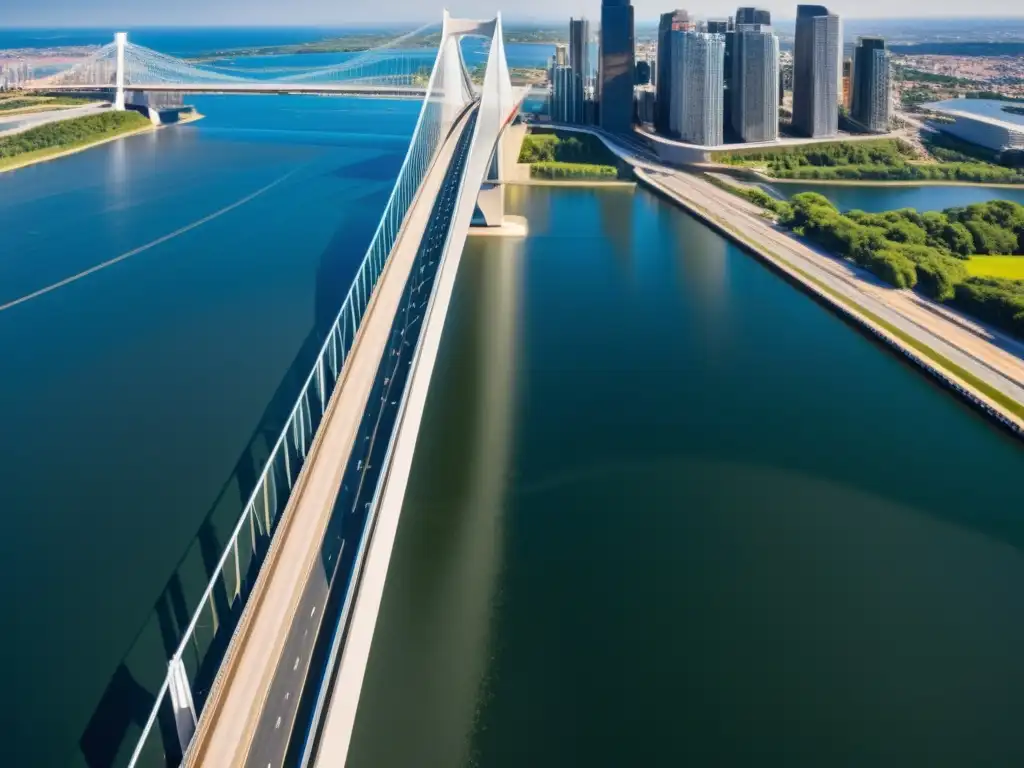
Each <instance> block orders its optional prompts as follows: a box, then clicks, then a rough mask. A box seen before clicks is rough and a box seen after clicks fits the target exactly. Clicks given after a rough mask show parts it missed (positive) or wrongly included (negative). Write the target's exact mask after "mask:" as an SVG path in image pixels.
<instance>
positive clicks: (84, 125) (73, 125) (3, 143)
mask: <svg viewBox="0 0 1024 768" xmlns="http://www.w3.org/2000/svg"><path fill="white" fill-rule="evenodd" d="M150 125H151V123H150V122H149V120H147V119H146V118H145V117H143V116H142V115H140V114H139V113H138V112H131V111H129V112H104V113H102V114H98V115H88V116H87V117H78V118H74V119H71V120H62V121H61V122H57V123H49V124H47V125H41V126H39V127H38V128H31V129H29V130H27V131H23V132H22V133H16V134H13V135H11V136H3V137H0V168H3V167H6V166H11V165H20V164H21V163H23V162H26V161H30V160H36V159H43V158H45V157H48V156H51V155H55V154H59V153H61V152H67V151H70V150H73V149H80V148H81V147H85V146H88V145H89V144H94V143H96V142H98V141H103V140H105V139H110V138H113V137H115V136H119V135H121V134H124V133H130V132H133V131H137V130H140V129H142V128H146V127H149V126H150Z"/></svg>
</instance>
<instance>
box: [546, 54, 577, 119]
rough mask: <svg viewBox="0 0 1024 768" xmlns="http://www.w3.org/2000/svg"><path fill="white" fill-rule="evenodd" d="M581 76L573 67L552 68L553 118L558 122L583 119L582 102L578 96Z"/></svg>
mask: <svg viewBox="0 0 1024 768" xmlns="http://www.w3.org/2000/svg"><path fill="white" fill-rule="evenodd" d="M578 87H579V78H578V76H577V75H576V73H575V72H574V71H573V68H572V67H569V66H562V67H558V66H556V67H554V68H552V70H551V119H552V120H554V121H555V122H558V123H580V122H582V121H583V113H582V112H581V111H580V110H581V109H582V106H583V105H582V102H581V100H580V99H579V98H578V94H577V88H578Z"/></svg>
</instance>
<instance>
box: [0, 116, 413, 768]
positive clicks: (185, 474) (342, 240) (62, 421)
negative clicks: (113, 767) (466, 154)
mask: <svg viewBox="0 0 1024 768" xmlns="http://www.w3.org/2000/svg"><path fill="white" fill-rule="evenodd" d="M193 101H194V103H195V104H196V106H197V107H198V109H199V110H200V111H201V112H202V113H204V114H205V115H207V117H206V118H205V119H204V120H201V121H199V122H197V123H195V124H192V125H186V126H176V127H172V128H168V129H164V130H161V131H158V132H154V133H151V134H147V135H142V136H137V137H131V138H128V139H124V140H121V141H118V142H114V143H111V144H108V145H105V146H103V147H99V148H95V149H92V150H89V151H87V152H83V153H80V154H77V155H74V156H71V157H68V158H64V159H61V160H58V161H54V162H50V163H44V164H40V165H37V166H34V167H31V168H26V169H23V170H19V171H15V172H11V173H5V174H0V232H3V238H2V241H0V305H3V304H5V303H8V302H10V301H12V300H16V299H18V298H19V297H24V296H27V295H30V294H32V293H33V292H36V291H39V290H40V289H45V288H47V287H48V286H53V285H55V284H57V283H59V282H61V281H63V280H65V279H67V278H71V277H74V276H75V275H81V274H82V273H83V272H85V271H86V270H88V269H90V268H92V267H94V266H96V265H98V264H101V263H103V262H105V261H107V260H110V259H113V258H116V257H118V256H121V255H124V254H130V253H132V252H133V251H134V252H136V253H135V255H131V256H130V257H128V258H126V259H125V260H123V261H121V262H119V263H117V264H114V265H112V266H110V267H109V268H106V269H102V270H101V271H98V272H94V273H92V274H88V275H84V276H83V277H82V278H81V279H79V280H77V281H75V282H72V283H69V284H67V285H64V286H63V287H59V288H57V289H55V290H53V291H51V292H49V293H45V294H42V295H40V296H38V297H37V298H34V299H30V300H27V301H25V302H24V303H21V304H18V305H16V306H13V307H11V308H9V309H6V310H0V360H2V361H3V375H2V376H0V413H2V414H3V428H2V429H0V510H3V515H4V528H5V530H4V535H3V536H2V537H0V583H3V584H4V585H5V588H4V589H3V590H2V591H0V614H2V615H4V616H6V617H7V619H6V620H5V622H4V631H3V633H2V635H0V653H2V656H3V658H5V659H8V660H11V661H13V660H15V659H16V660H17V661H16V663H11V664H9V665H8V667H7V671H6V674H5V680H4V682H5V696H4V697H3V701H4V703H3V705H2V707H0V709H2V711H0V721H2V722H3V723H4V733H5V743H4V757H5V759H4V760H3V761H2V762H3V764H5V765H12V766H14V765H26V766H27V765H47V766H48V765H63V764H66V763H67V761H68V760H69V759H71V758H72V757H73V756H76V755H77V757H76V758H75V760H74V762H75V763H76V764H82V763H84V762H85V760H86V758H85V757H84V756H83V755H82V754H81V752H80V750H81V749H82V744H81V743H80V739H82V737H83V734H84V733H86V730H87V727H88V726H89V724H90V721H91V719H92V723H93V726H94V727H95V728H99V729H100V730H103V728H113V727H116V724H117V723H118V722H120V721H119V720H118V719H117V717H116V716H115V715H112V714H111V712H113V713H122V714H123V711H124V710H123V705H124V703H125V702H124V700H121V699H118V697H117V696H114V697H113V698H112V699H111V701H112V702H113V703H112V704H111V706H110V709H109V710H103V711H102V712H101V713H100V714H99V715H96V714H95V713H96V711H97V706H98V705H99V703H100V700H101V698H102V697H103V696H104V694H105V692H107V693H109V689H108V684H109V683H110V681H111V676H112V675H113V674H114V671H115V669H116V668H117V666H118V664H119V662H120V661H121V660H122V659H124V658H125V657H126V654H128V653H129V651H130V649H132V648H133V643H134V642H135V638H136V635H137V634H138V633H139V632H140V630H142V628H143V626H146V625H152V624H153V616H152V610H153V605H154V601H155V600H156V599H157V596H158V595H160V594H161V592H162V591H163V590H164V587H165V585H166V582H167V579H168V576H169V574H171V572H172V571H173V570H174V569H175V566H176V565H177V563H178V561H179V560H180V559H181V557H182V555H183V554H184V553H185V551H186V550H187V548H188V547H189V545H190V544H191V543H192V541H193V539H194V537H195V536H196V532H197V530H198V529H199V527H200V524H201V523H202V522H203V521H204V519H206V518H207V516H208V515H210V514H211V513H214V512H216V514H215V515H214V518H215V519H216V520H217V524H216V527H215V529H213V530H214V536H215V538H217V539H218V540H219V541H220V542H223V541H224V540H225V539H226V531H227V527H226V526H225V525H224V521H225V520H229V519H233V518H234V517H236V516H237V514H238V512H239V511H240V508H241V504H242V501H243V496H246V495H247V494H248V490H247V487H251V482H252V479H253V477H254V473H255V472H257V471H258V470H259V467H260V463H261V456H260V451H262V450H263V449H262V448H258V449H257V448H253V447H252V445H255V444H256V443H258V444H259V445H262V444H263V442H261V441H262V440H263V438H262V437H260V435H259V430H260V429H261V428H263V429H265V430H266V431H267V432H268V433H273V431H274V430H275V429H276V427H275V425H276V424H278V423H279V422H280V412H281V411H282V410H285V411H286V410H288V409H290V408H291V405H292V403H293V402H294V398H295V396H296V394H297V391H298V387H299V385H300V384H301V381H302V380H303V379H304V378H305V376H306V374H307V373H308V371H309V368H310V366H311V364H312V359H313V355H314V354H315V350H316V349H318V348H319V345H320V340H321V339H322V335H323V332H324V331H325V329H326V327H327V326H328V324H329V323H330V322H331V321H332V320H333V318H334V316H335V314H336V312H337V310H338V307H339V306H340V303H341V300H342V298H343V296H344V294H345V292H346V291H347V289H348V286H349V284H350V281H351V277H352V275H353V273H354V270H355V267H356V265H357V264H358V262H359V260H360V259H361V258H362V255H363V253H364V251H365V249H366V246H367V244H368V242H369V239H370V237H371V235H372V232H373V229H374V228H375V226H376V223H377V221H378V220H379V216H380V212H381V211H382V209H383V207H384V204H385V202H386V200H387V197H388V195H389V194H390V190H391V186H392V183H393V180H394V178H395V176H396V174H397V171H398V168H399V166H400V164H401V161H402V158H403V157H404V153H405V150H406V147H407V144H408V139H409V136H410V135H411V131H412V128H413V125H414V123H415V119H416V114H417V109H418V104H416V103H413V102H398V101H382V102H375V101H366V100H355V99H338V98H318V97H296V96H288V97H280V96H268V97H260V96H243V97H238V96H235V97H231V96H220V97H217V96H210V97H201V98H200V97H196V98H194V99H193ZM261 190H263V191H262V192H261V193H260V191H261ZM254 193H260V194H258V195H257V196H256V197H254V198H253V199H251V200H249V201H248V202H244V201H245V198H246V197H248V196H250V195H253V194H254ZM235 205H237V207H234V208H231V206H235ZM207 217H212V218H210V220H208V221H206V222H205V223H200V222H202V221H203V220H204V219H206V218H207ZM196 224H199V225H198V226H196V227H195V228H193V229H191V230H188V231H183V229H184V228H186V227H189V226H191V225H196ZM175 233H179V234H175ZM162 238H167V239H165V240H163V241H162V242H161V239H162ZM147 246H149V247H147ZM140 249H143V250H140ZM273 436H274V437H276V434H275V435H273ZM271 439H272V438H271ZM253 441H256V443H253ZM263 455H265V454H263ZM220 546H222V544H221V545H220ZM147 637H148V636H147ZM146 650H147V652H148V653H149V658H150V659H153V660H154V661H155V662H156V663H157V669H159V665H161V664H163V663H164V661H165V658H166V657H163V658H160V656H161V649H160V648H159V647H157V648H156V649H155V650H156V652H155V653H153V652H152V651H153V649H152V648H149V647H147V649H146ZM137 656H139V654H138V653H134V655H133V656H132V660H134V659H135V658H136V657H137ZM131 663H134V661H131ZM133 670H134V667H133ZM130 701H131V699H130V698H129V702H130ZM134 701H135V705H134V710H133V712H134V715H135V717H136V718H138V716H139V714H140V711H139V710H140V708H142V709H146V708H145V707H143V706H142V705H140V704H138V699H137V698H136V699H135V700H134ZM108 703H109V702H108ZM141 715H142V717H144V716H145V712H144V711H143V712H141ZM94 717H95V718H96V719H93V718H94ZM97 723H99V725H97ZM111 724H113V725H111Z"/></svg>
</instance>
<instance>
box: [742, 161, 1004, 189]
mask: <svg viewBox="0 0 1024 768" xmlns="http://www.w3.org/2000/svg"><path fill="white" fill-rule="evenodd" d="M729 167H735V166H729ZM752 173H753V174H754V175H755V176H757V178H758V181H759V182H761V183H764V184H807V185H815V186H819V185H820V186H823V187H991V188H993V189H1019V190H1021V191H1024V184H1006V183H1000V182H997V181H993V182H987V181H935V180H932V179H928V180H926V181H908V180H906V179H898V180H894V181H879V180H877V179H776V178H774V177H773V176H766V175H765V174H763V173H761V172H759V171H752Z"/></svg>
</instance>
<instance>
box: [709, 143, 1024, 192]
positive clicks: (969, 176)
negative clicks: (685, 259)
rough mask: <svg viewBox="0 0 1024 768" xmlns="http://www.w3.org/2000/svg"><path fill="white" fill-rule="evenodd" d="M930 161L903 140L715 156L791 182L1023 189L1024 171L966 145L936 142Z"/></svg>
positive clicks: (748, 150)
mask: <svg viewBox="0 0 1024 768" xmlns="http://www.w3.org/2000/svg"><path fill="white" fill-rule="evenodd" d="M927 151H928V155H927V156H926V157H922V156H920V155H918V154H917V152H916V151H915V150H914V148H913V147H911V146H910V145H909V144H907V143H905V142H903V141H900V140H898V139H878V140H877V141H856V142H854V141H835V142H821V143H817V144H801V145H795V146H784V147H771V148H763V147H762V148H752V149H738V150H731V151H728V152H714V153H712V155H711V158H712V160H714V161H715V162H718V163H723V164H726V165H733V166H739V167H744V168H750V169H753V170H756V171H758V172H760V173H762V174H764V175H766V176H768V177H770V178H772V179H779V180H792V181H874V182H886V181H903V182H927V181H933V182H961V183H963V182H970V183H975V184H988V183H1001V184H1024V169H1021V168H1017V167H1011V165H1012V163H1009V164H1000V162H995V158H993V157H987V156H983V155H982V154H981V153H980V152H974V151H973V150H972V149H971V148H970V147H968V146H966V145H964V144H963V143H962V142H954V141H952V140H950V139H948V138H947V137H943V136H937V137H935V138H933V139H931V140H930V141H929V144H928V146H927Z"/></svg>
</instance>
